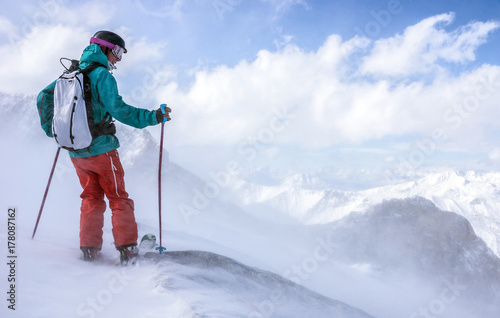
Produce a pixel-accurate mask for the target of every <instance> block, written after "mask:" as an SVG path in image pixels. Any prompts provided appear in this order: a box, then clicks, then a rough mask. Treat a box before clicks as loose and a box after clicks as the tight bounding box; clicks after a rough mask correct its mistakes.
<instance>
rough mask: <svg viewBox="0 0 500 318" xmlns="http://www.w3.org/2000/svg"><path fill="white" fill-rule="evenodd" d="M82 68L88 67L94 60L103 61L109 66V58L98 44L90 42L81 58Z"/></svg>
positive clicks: (102, 62)
mask: <svg viewBox="0 0 500 318" xmlns="http://www.w3.org/2000/svg"><path fill="white" fill-rule="evenodd" d="M80 61H81V64H82V65H81V66H82V68H85V67H87V65H89V64H90V63H92V62H97V63H101V64H102V65H104V66H106V67H108V58H107V57H106V55H104V53H103V52H102V51H101V48H99V46H98V45H97V44H90V45H89V46H87V47H86V48H85V50H83V53H82V57H81V58H80Z"/></svg>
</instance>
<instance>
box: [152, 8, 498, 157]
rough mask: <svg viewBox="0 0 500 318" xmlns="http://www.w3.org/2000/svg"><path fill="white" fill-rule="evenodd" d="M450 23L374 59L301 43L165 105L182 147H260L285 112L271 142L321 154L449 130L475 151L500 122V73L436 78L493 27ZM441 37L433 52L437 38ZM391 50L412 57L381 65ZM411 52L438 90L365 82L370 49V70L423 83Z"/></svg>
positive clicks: (166, 92)
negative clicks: (360, 60)
mask: <svg viewBox="0 0 500 318" xmlns="http://www.w3.org/2000/svg"><path fill="white" fill-rule="evenodd" d="M451 18H452V16H451V15H440V16H436V17H432V18H429V19H426V20H424V21H423V22H421V23H419V24H417V25H415V26H412V27H409V28H408V29H407V31H406V32H405V34H404V36H403V37H402V38H399V37H396V38H397V40H391V41H389V40H381V42H376V43H375V45H374V47H373V50H372V51H370V50H368V51H366V46H367V43H368V42H367V41H368V40H367V39H364V38H358V37H356V38H353V39H351V40H349V41H342V39H341V38H340V37H339V36H337V35H332V36H330V37H329V38H328V39H327V40H326V41H325V43H324V44H323V45H322V46H321V47H320V48H319V49H318V50H317V51H316V52H304V51H303V50H301V49H300V48H298V47H296V46H292V45H288V46H287V47H286V48H285V49H283V50H281V51H278V52H269V51H265V50H263V51H260V52H259V54H258V56H257V58H256V59H255V60H254V61H242V62H240V63H239V64H238V65H236V66H234V67H226V66H220V67H217V68H214V69H212V70H202V71H198V72H197V73H196V76H195V80H194V82H193V84H192V86H191V87H190V88H189V89H187V90H182V89H180V88H179V86H178V85H176V84H174V83H173V84H170V85H167V86H166V87H164V88H163V89H162V90H161V91H159V92H158V95H157V101H158V102H166V101H167V102H169V104H170V105H171V106H172V108H173V109H174V113H173V117H174V118H175V121H172V123H171V125H173V127H175V129H174V130H175V131H176V134H178V138H174V139H176V140H175V141H174V143H178V145H207V144H212V145H220V144H223V145H238V144H242V143H245V142H248V141H249V140H250V141H251V140H254V141H255V140H257V139H259V134H264V132H268V133H269V129H270V128H272V127H271V125H272V122H273V118H276V116H277V115H276V113H283V112H287V113H288V117H286V116H284V118H285V121H286V122H287V123H289V125H287V127H286V128H285V129H283V130H280V131H276V132H274V133H273V134H272V138H271V140H268V141H265V143H269V144H282V145H283V144H296V145H300V146H303V147H318V148H322V147H329V146H332V145H339V144H340V145H341V144H352V143H354V144H356V143H361V142H366V141H370V140H377V139H381V138H384V137H387V136H404V135H414V136H422V137H421V138H433V136H434V134H435V133H436V131H439V132H441V131H442V133H443V134H445V135H446V138H443V140H440V142H443V143H444V142H452V141H457V140H458V141H459V140H461V139H463V140H466V139H468V140H469V141H468V142H467V144H468V145H467V146H470V145H471V144H473V142H472V143H471V142H470V141H474V140H476V141H477V140H478V139H480V138H481V133H480V132H481V131H483V129H484V127H485V125H486V126H487V125H492V124H494V123H493V122H492V119H491V118H496V117H497V116H498V115H500V113H499V112H500V111H499V110H497V107H495V105H496V104H495V101H496V100H498V99H499V98H500V67H498V66H488V65H484V66H482V67H479V68H477V69H475V70H473V71H471V72H469V73H464V74H461V75H459V76H457V75H452V74H451V73H450V74H448V73H446V72H445V73H437V75H435V74H434V73H433V70H434V69H436V68H440V67H443V68H444V67H446V65H442V64H441V61H442V60H443V59H445V57H446V59H447V60H448V61H450V60H454V61H455V60H458V61H462V62H467V61H468V60H470V59H469V55H468V54H469V53H467V52H464V51H462V50H463V48H470V51H473V49H475V48H477V46H478V45H479V44H480V43H482V42H483V41H484V36H485V34H487V33H488V32H490V31H491V30H492V28H493V26H486V24H481V23H474V24H469V25H468V26H467V27H464V28H461V29H459V31H452V32H449V33H447V32H445V31H444V30H441V29H440V30H437V29H435V28H434V27H435V26H436V24H439V23H445V22H446V23H448V22H451ZM492 25H493V24H492ZM417 30H419V31H418V32H417ZM469 31H470V32H469ZM438 35H439V36H440V38H439V39H437V38H436V39H435V40H434V41H435V42H432V43H430V44H432V45H429V39H430V38H433V36H438ZM412 41H413V42H412ZM411 43H414V44H415V45H414V46H412V45H411ZM433 43H434V44H433ZM424 44H425V45H424ZM382 47H383V51H384V52H399V53H400V54H402V55H404V54H406V52H409V53H411V54H410V56H409V57H407V56H402V57H399V58H400V60H401V61H400V62H398V61H397V57H394V56H393V55H392V54H387V56H386V57H385V59H382V55H381V52H382V51H381V50H382ZM411 47H417V48H419V49H417V50H416V51H417V52H419V54H421V56H422V59H423V60H424V62H421V63H423V64H420V66H419V65H417V67H418V66H419V68H418V71H420V72H426V73H427V74H431V76H432V80H431V81H430V82H429V81H426V82H420V81H418V80H416V81H413V82H411V81H408V80H406V79H404V80H399V79H398V78H392V79H391V78H388V79H384V80H375V81H374V80H373V79H366V78H363V77H360V76H359V72H358V71H359V69H358V67H366V65H367V64H364V65H362V66H359V65H358V64H355V63H354V62H355V61H356V60H355V59H356V58H357V56H356V55H357V54H353V53H359V52H360V51H362V50H365V51H364V54H365V57H366V60H365V62H368V61H370V59H373V58H376V59H377V60H378V61H380V63H381V64H387V65H389V64H392V63H395V64H396V65H400V66H401V67H400V68H399V69H398V70H397V73H396V74H398V75H400V76H402V77H403V75H406V76H411V75H414V72H416V71H417V69H415V67H414V66H413V65H410V64H411V63H410V62H412V63H417V62H416V61H417V60H418V58H417V57H418V56H419V55H418V54H416V53H415V54H414V53H413V51H411V50H409V48H411ZM424 47H425V49H424ZM470 51H469V52H470ZM444 52H446V56H445V53H444ZM454 56H456V57H454ZM398 63H399V64H398ZM374 70H375V69H374ZM379 72H380V70H379ZM395 72H396V71H395ZM433 74H434V75H433ZM282 119H283V118H282ZM471 130H472V131H475V132H477V134H476V133H474V134H473V133H470V131H471ZM261 139H264V138H263V137H262V138H261ZM464 144H465V143H464Z"/></svg>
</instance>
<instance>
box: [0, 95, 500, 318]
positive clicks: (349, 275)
mask: <svg viewBox="0 0 500 318" xmlns="http://www.w3.org/2000/svg"><path fill="white" fill-rule="evenodd" d="M0 104H1V105H2V106H1V108H0V132H1V137H0V146H1V147H2V149H3V151H2V153H1V155H0V156H1V162H2V165H1V168H0V172H1V177H2V183H1V185H0V187H1V189H0V196H1V202H2V209H4V210H5V211H4V212H5V213H4V215H6V213H7V209H8V208H15V209H16V219H15V223H16V241H15V242H16V255H17V259H16V262H17V263H16V266H17V267H16V282H15V284H16V286H15V287H16V288H15V290H16V306H15V310H12V309H9V308H8V305H9V303H8V302H7V301H6V300H4V301H2V304H1V305H0V316H1V317H139V318H141V317H206V318H208V317H219V318H220V317H252V318H256V317H287V318H291V317H300V318H303V317H349V318H352V317H384V318H385V317H389V318H390V317H394V318H396V317H397V318H400V317H408V318H417V317H454V318H456V317H462V318H475V317H487V318H489V317H491V318H493V317H495V318H496V317H498V316H499V314H500V259H499V258H498V255H499V254H500V249H499V246H500V245H499V244H500V231H499V226H500V219H499V218H500V216H499V214H498V212H497V211H498V207H499V206H498V204H499V202H500V200H499V195H498V190H497V187H498V186H499V185H500V173H498V172H494V171H491V172H473V171H469V172H457V171H444V172H441V173H435V174H429V175H427V176H425V177H423V178H421V179H418V180H412V181H408V182H404V183H397V184H392V185H389V186H384V187H379V188H372V189H368V190H363V191H352V190H351V191H345V190H342V189H337V188H335V187H333V186H331V185H328V184H325V183H320V182H317V179H316V178H314V176H307V175H301V174H296V175H291V176H288V177H281V178H278V179H272V178H271V179H270V178H267V177H263V176H262V175H261V176H260V177H259V178H261V179H259V178H244V177H243V174H242V175H240V176H238V177H237V178H233V179H231V180H229V179H228V180H224V182H220V183H217V184H215V185H216V186H217V185H218V188H217V187H214V180H206V181H205V180H203V179H201V178H199V177H197V176H195V175H194V174H192V173H190V172H189V171H187V170H186V169H185V168H183V167H182V163H174V162H171V161H169V160H168V155H167V156H166V157H167V158H165V162H164V171H163V175H164V178H163V185H162V186H163V193H164V198H163V202H164V206H163V207H162V209H163V213H164V214H163V216H162V217H163V232H162V236H163V246H165V247H166V248H167V252H166V253H164V254H162V255H160V254H159V253H158V252H155V251H143V252H147V253H146V254H145V257H144V258H143V259H142V260H141V261H140V262H139V263H138V264H137V265H136V266H128V267H121V266H118V265H117V263H118V262H117V259H118V254H117V252H116V251H115V250H114V246H113V239H112V234H111V224H110V211H107V212H106V215H105V216H106V223H105V227H104V232H105V235H104V242H105V243H104V244H105V245H104V247H103V251H102V252H103V255H104V258H105V259H104V261H103V262H101V263H97V264H88V263H85V262H83V261H82V260H81V259H80V251H79V243H78V242H79V238H78V231H79V207H80V198H79V195H80V192H81V189H80V185H79V183H78V180H77V177H76V174H75V173H74V168H73V167H72V165H71V162H70V160H69V158H68V156H67V155H65V154H64V152H62V153H61V157H60V159H59V162H58V165H57V168H56V173H55V176H54V179H53V183H52V186H51V188H50V192H49V195H48V198H47V202H46V205H45V208H44V211H43V215H42V218H41V221H40V224H39V228H38V231H37V234H36V237H35V239H34V240H31V234H32V231H33V226H34V224H35V221H36V217H37V214H38V211H39V208H40V203H41V199H42V196H43V191H44V190H45V186H46V182H47V179H48V175H49V172H50V167H51V164H52V162H53V159H54V155H55V152H56V146H55V143H54V142H53V141H52V140H50V139H49V138H46V137H45V135H44V133H43V131H42V130H41V129H40V128H39V124H38V116H37V114H36V108H35V106H34V97H33V96H24V95H5V94H0ZM165 128H166V138H167V140H168V134H169V130H168V129H169V128H168V126H166V127H165ZM150 132H155V130H154V128H152V129H149V130H136V129H131V128H127V127H125V126H122V125H119V127H118V134H119V138H120V141H121V144H122V147H121V148H120V149H119V152H120V156H121V159H122V162H123V164H124V167H125V171H126V183H127V188H128V191H129V193H130V195H131V197H132V198H133V199H134V201H135V208H136V218H137V221H138V225H139V232H140V235H142V234H145V233H154V234H156V236H157V237H158V236H159V235H158V234H159V233H158V207H157V192H156V191H157V179H156V177H157V172H158V171H157V167H158V162H157V160H158V159H157V156H158V150H159V148H158V147H159V146H158V140H157V138H155V137H154V134H153V135H152V134H151V133H150ZM158 133H159V130H158ZM166 144H167V145H168V142H167V143H166ZM166 150H168V147H167V149H166ZM166 150H165V151H166ZM249 175H250V174H249ZM270 180H271V181H270ZM274 180H276V181H274ZM219 181H220V180H219ZM0 227H2V229H6V228H7V217H6V216H4V217H2V218H0ZM7 239H8V236H7V231H4V230H2V231H1V232H0V242H1V244H0V245H2V246H4V253H3V255H4V256H3V257H4V262H3V263H6V262H7V251H6V250H7V248H6V245H7V244H6V242H7ZM0 271H1V272H0V275H1V276H2V278H1V281H3V283H1V284H0V286H1V288H2V290H3V291H4V296H5V295H7V292H8V291H9V289H10V285H9V284H10V283H8V282H7V277H8V274H9V273H8V271H9V268H8V267H7V266H5V265H3V266H1V267H0ZM4 299H6V297H4Z"/></svg>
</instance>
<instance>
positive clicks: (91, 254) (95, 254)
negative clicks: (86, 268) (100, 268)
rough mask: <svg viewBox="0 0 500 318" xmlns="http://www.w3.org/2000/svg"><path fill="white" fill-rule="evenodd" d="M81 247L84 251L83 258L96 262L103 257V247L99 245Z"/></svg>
mask: <svg viewBox="0 0 500 318" xmlns="http://www.w3.org/2000/svg"><path fill="white" fill-rule="evenodd" d="M80 249H81V250H82V252H83V260H84V261H87V262H95V261H96V260H99V259H101V257H102V255H101V249H100V248H97V247H88V246H82V247H80Z"/></svg>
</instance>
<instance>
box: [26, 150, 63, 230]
mask: <svg viewBox="0 0 500 318" xmlns="http://www.w3.org/2000/svg"><path fill="white" fill-rule="evenodd" d="M60 151H61V147H57V152H56V157H55V159H54V164H52V170H51V171H50V176H49V182H47V188H46V189H45V194H44V195H43V200H42V205H41V206H40V211H39V212H38V218H37V219H36V224H35V229H34V230H33V235H32V236H31V239H34V238H35V233H36V229H37V228H38V222H40V217H41V216H42V211H43V206H44V205H45V200H46V199H47V194H48V193H49V188H50V183H51V182H52V176H53V175H54V170H55V169H56V163H57V158H59V152H60Z"/></svg>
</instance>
